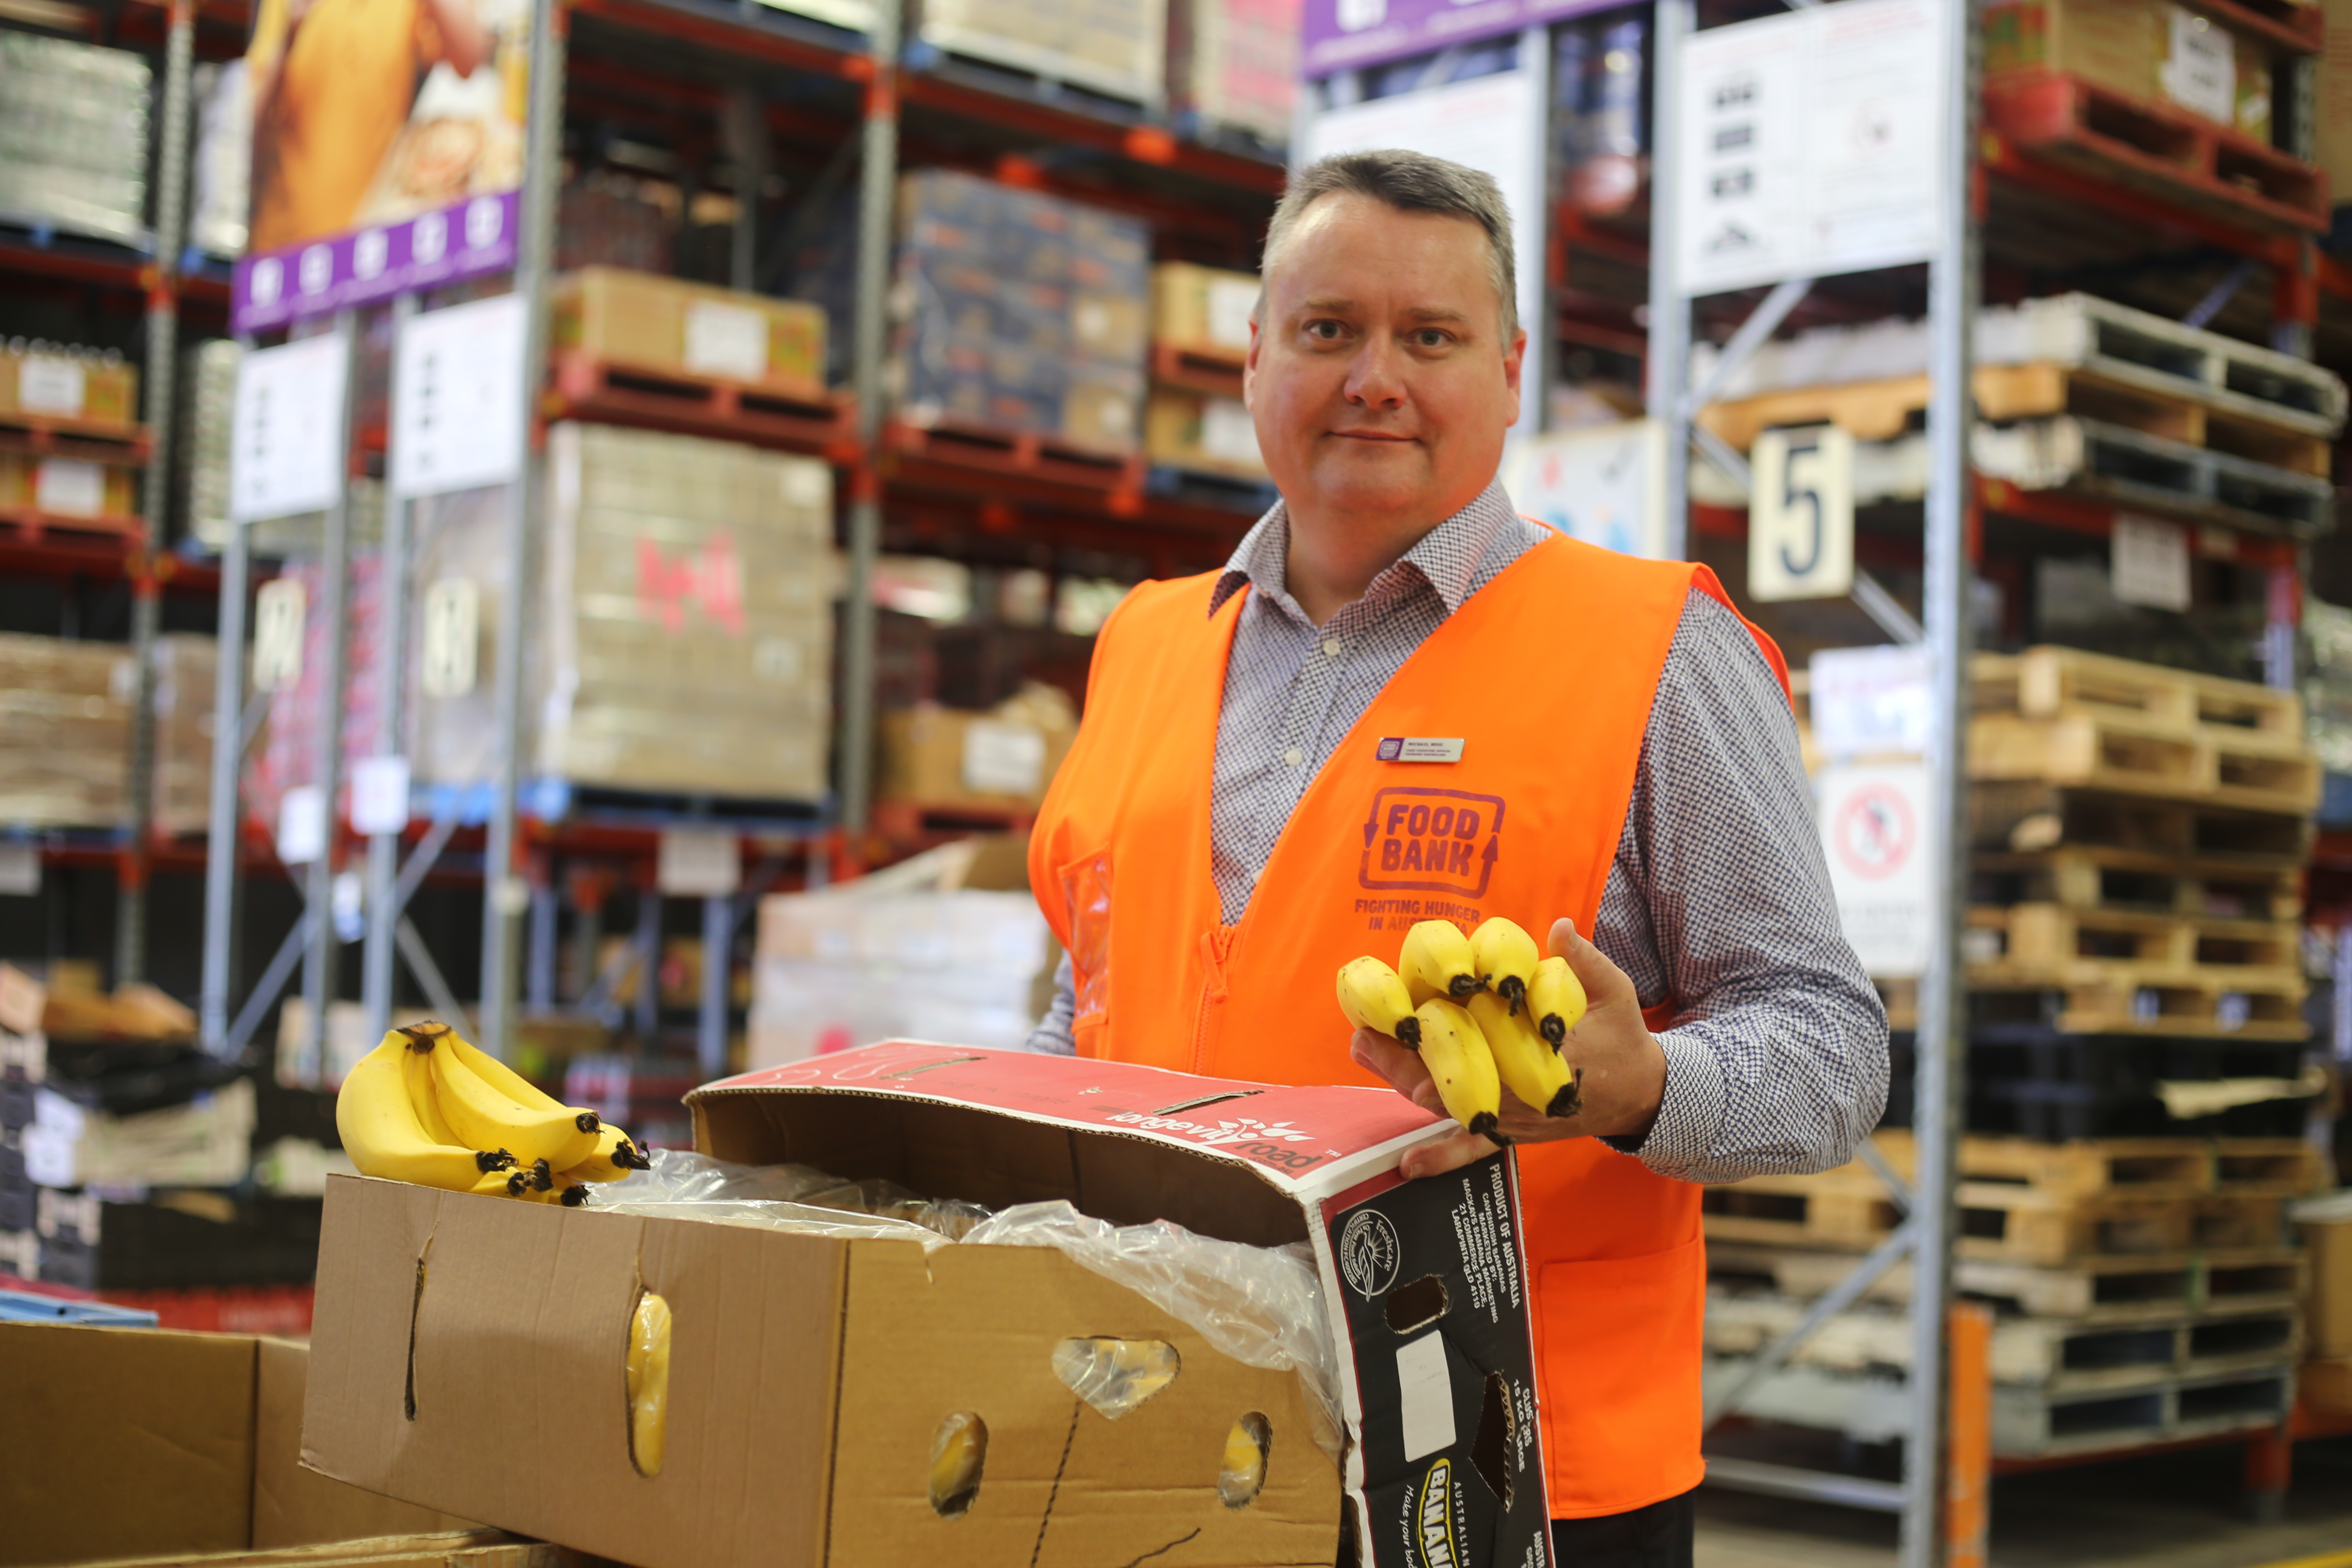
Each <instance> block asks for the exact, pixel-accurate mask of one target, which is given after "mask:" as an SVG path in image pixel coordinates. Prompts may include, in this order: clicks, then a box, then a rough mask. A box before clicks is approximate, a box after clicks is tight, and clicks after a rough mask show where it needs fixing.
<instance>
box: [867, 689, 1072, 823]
mask: <svg viewBox="0 0 2352 1568" xmlns="http://www.w3.org/2000/svg"><path fill="white" fill-rule="evenodd" d="M1077 738H1078V721H1077V714H1076V710H1074V709H1073V707H1072V706H1071V703H1070V700H1069V699H1068V697H1066V695H1064V694H1063V693H1062V692H1061V691H1060V690H1059V689H1057V688H1054V687H1047V686H1035V685H1033V686H1031V687H1029V688H1027V689H1024V691H1023V692H1022V693H1021V694H1020V695H1019V696H1017V697H1014V698H1013V699H1011V700H1008V701H1005V702H1003V703H1000V704H999V705H998V706H997V707H996V708H995V709H994V710H991V711H989V712H986V713H967V712H964V711H962V710H958V709H954V708H941V707H940V706H938V705H937V704H935V703H929V702H926V703H924V704H922V705H920V706H919V707H917V708H915V709H912V710H909V711H907V712H904V713H885V714H883V715H882V724H881V732H880V741H881V746H882V767H881V770H880V787H879V790H878V792H877V793H879V794H880V795H882V796H883V797H884V798H886V799H890V800H904V801H912V802H914V803H915V804H917V805H973V806H989V807H992V808H997V809H1003V810H1011V811H1017V810H1021V809H1024V808H1025V807H1029V806H1034V805H1036V804H1037V803H1038V802H1040V801H1042V800H1044V799H1045V788H1046V786H1047V785H1049V784H1052V783H1053V782H1054V774H1055V772H1056V771H1057V770H1058V769H1059V768H1060V767H1061V765H1062V759H1063V758H1064V757H1066V756H1067V755H1069V752H1070V746H1071V744H1072V742H1075V741H1076V740H1077Z"/></svg>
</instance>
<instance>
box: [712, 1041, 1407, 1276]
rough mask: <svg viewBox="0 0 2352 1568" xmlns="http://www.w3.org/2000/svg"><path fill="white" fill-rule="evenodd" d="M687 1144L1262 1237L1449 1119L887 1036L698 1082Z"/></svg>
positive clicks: (1379, 1095) (1328, 1091)
mask: <svg viewBox="0 0 2352 1568" xmlns="http://www.w3.org/2000/svg"><path fill="white" fill-rule="evenodd" d="M687 1103H688V1105H690V1106H692V1107H693V1108H694V1112H695V1143H696V1146H697V1147H698V1148H699V1149H701V1150H702V1151H703V1152H706V1153H709V1154H714V1155H716V1156H718V1157H719V1158H720V1159H725V1160H737V1161H742V1162H745V1163H776V1162H782V1161H794V1162H798V1163H802V1164H807V1165H814V1166H816V1167H817V1168H818V1169H820V1170H824V1171H829V1172H831V1173H834V1174H835V1175H838V1176H845V1177H850V1178H853V1179H855V1178H863V1177H868V1176H882V1177H887V1178H888V1179H890V1180H892V1181H897V1182H900V1183H902V1184H905V1185H907V1186H908V1187H911V1188H913V1189H914V1190H916V1191H917V1192H921V1193H926V1194H933V1195H937V1196H942V1197H961V1198H968V1199H970V1200H971V1201H972V1202H975V1203H982V1204H987V1205H990V1206H991V1207H1002V1206H1004V1205H1010V1204H1014V1203H1028V1202H1036V1201H1041V1200H1046V1199H1053V1198H1066V1199H1067V1200H1069V1201H1070V1202H1071V1203H1072V1204H1073V1205H1076V1207H1078V1208H1079V1209H1080V1210H1082V1211H1084V1212H1086V1213H1087V1214H1091V1215H1097V1216H1099V1217H1101V1218H1104V1219H1108V1220H1111V1221H1113V1222H1115V1223H1118V1224H1134V1223H1139V1222H1140V1221H1144V1220H1150V1219H1169V1220H1173V1221H1174V1222H1176V1223H1177V1224H1179V1225H1182V1226H1186V1227H1187V1228H1189V1229H1192V1230H1195V1231H1198V1232H1200V1233H1201V1234H1202V1235H1204V1236H1213V1237H1221V1238H1223V1239H1225V1240H1229V1241H1243V1242H1249V1243H1252V1244H1254V1245H1259V1246H1266V1245H1275V1244H1278V1243H1283V1242H1289V1241H1296V1240H1299V1239H1302V1238H1303V1237H1305V1236H1306V1234H1307V1231H1306V1226H1305V1221H1304V1218H1303V1215H1302V1214H1301V1212H1300V1205H1302V1204H1304V1203H1307V1202H1309V1201H1311V1200H1313V1199H1316V1198H1318V1197H1320V1196H1322V1195H1324V1194H1328V1193H1331V1192H1334V1191H1337V1190H1339V1189H1340V1188H1342V1187H1345V1186H1347V1185H1349V1184H1352V1183H1354V1182H1357V1181H1360V1180H1361V1179H1363V1178H1364V1177H1365V1176H1367V1175H1369V1174H1371V1173H1374V1172H1377V1171H1381V1170H1385V1169H1388V1168H1391V1167H1392V1166H1393V1165H1394V1164H1395V1163H1396V1159H1397V1156H1398V1154H1399V1153H1400V1152H1402V1150H1404V1149H1405V1148H1407V1147H1410V1146H1411V1145H1412V1144H1414V1143H1418V1142H1429V1141H1431V1140H1433V1139H1437V1138H1441V1137H1444V1135H1445V1133H1446V1132H1447V1131H1450V1130H1451V1128H1452V1123H1451V1122H1448V1121H1441V1120H1437V1119H1434V1118H1432V1117H1431V1116H1430V1115H1429V1113H1428V1112H1426V1111H1424V1110H1421V1109H1420V1108H1419V1107H1417V1106H1415V1105H1414V1104H1412V1102H1411V1101H1410V1100H1406V1099H1404V1098H1403V1097H1402V1095H1399V1094H1397V1093H1395V1092H1393V1091H1392V1090H1390V1089H1365V1088H1355V1087H1347V1086H1310V1087H1291V1086H1286V1085H1276V1084H1263V1083H1250V1082H1246V1081H1244V1080H1240V1079H1213V1078H1202V1077H1197V1076H1195V1075H1193V1074H1190V1073H1178V1072H1167V1071H1163V1070H1161V1069H1160V1068H1147V1067H1138V1066H1135V1065H1133V1064H1131V1063H1126V1062H1105V1061H1093V1060H1088V1059H1084V1058H1070V1057H1049V1056H1039V1055H1034V1054H1032V1053H1029V1052H1025V1051H996V1050H987V1049H983V1048H981V1047H960V1046H947V1045H933V1044H928V1043H923V1042H919V1041H907V1040H893V1041H889V1042H887V1043H885V1044H882V1045H878V1046H868V1047H864V1048H863V1049H860V1050H854V1051H843V1052H839V1053H837V1054H835V1055H832V1056H825V1057H819V1058H814V1059H812V1060H809V1061H803V1062H793V1063H789V1064H787V1065H785V1066H782V1067H775V1068H763V1069H761V1071H758V1072H752V1073H745V1074H743V1075H741V1076H740V1077H738V1078H731V1079H724V1080H722V1081H720V1082H718V1083H714V1084H706V1085H705V1086H703V1087H702V1088H700V1089H696V1090H695V1091H694V1092H693V1093H692V1094H690V1095H688V1097H687Z"/></svg>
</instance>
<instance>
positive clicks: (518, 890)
mask: <svg viewBox="0 0 2352 1568" xmlns="http://www.w3.org/2000/svg"><path fill="white" fill-rule="evenodd" d="M568 15H569V12H568V11H567V10H566V9H565V7H564V6H563V5H562V4H561V3H560V0H531V7H530V127H529V130H528V132H527V134H526V136H525V138H524V161H523V179H522V202H521V214H522V216H521V233H520V234H519V235H518V236H517V237H516V238H517V245H516V249H515V271H514V290H515V292H516V293H518V294H520V295H521V296H522V297H523V349H522V363H523V374H522V375H521V377H520V385H521V388H522V399H523V416H522V444H523V449H522V451H521V452H520V454H519V455H518V456H519V458H520V461H519V462H518V463H517V466H516V469H515V479H514V483H513V484H512V485H511V486H510V487H509V492H508V493H509V505H508V507H507V515H506V523H505V528H504V531H503V533H502V535H501V537H500V539H499V557H500V559H501V561H502V562H503V563H504V564H505V566H506V573H507V574H506V578H505V581H504V582H503V583H502V584H500V587H499V631H498V638H499V641H498V658H497V663H496V665H495V667H494V670H493V677H492V679H493V680H494V681H495V683H496V684H495V688H494V691H495V695H494V706H495V710H496V715H497V717H496V720H495V722H496V724H497V727H498V731H497V755H496V761H495V763H494V764H493V767H492V773H491V780H492V784H491V799H490V823H489V832H488V835H487V836H486V837H487V839H488V842H487V843H486V844H485V846H484V855H483V859H482V976H481V995H482V1001H481V1011H480V1022H479V1023H478V1026H477V1027H478V1030H479V1031H480V1037H481V1047H482V1049H484V1050H486V1051H488V1052H489V1053H490V1054H491V1055H492V1056H494V1057H498V1058H501V1059H503V1058H505V1057H506V1056H507V1055H508V1053H509V1049H510V1048H511V1036H512V1033H513V1026H514V1009H515V1001H516V985H517V984H518V982H519V981H520V978H521V975H520V967H521V966H520V964H519V963H517V962H516V961H517V959H518V958H519V957H520V952H518V951H517V950H518V949H519V948H520V946H521V942H520V938H521V935H522V932H521V930H520V927H521V925H522V914H523V911H524V910H525V909H527V908H528V907H529V906H530V890H529V889H527V888H526V887H525V886H524V885H523V883H522V881H521V879H520V878H518V877H517V876H516V875H515V867H514V858H515V816H516V812H517V796H518V794H519V792H520V783H521V767H522V762H521V758H520V751H521V745H522V708H523V701H522V668H523V649H524V648H525V647H528V646H530V612H531V608H532V605H533V604H534V603H535V601H536V598H537V595H536V594H535V592H534V590H535V589H536V587H537V585H538V574H537V572H536V570H535V566H536V562H537V560H538V552H536V551H535V550H533V549H532V548H531V542H532V539H533V536H534V535H535V534H536V533H537V531H538V530H537V529H535V528H534V527H532V525H531V524H532V520H533V519H534V518H536V517H537V516H538V514H539V510H540V504H539V502H540V489H541V479H542V476H541V471H540V465H539V462H538V456H539V447H540V446H541V438H542V437H541V427H540V422H539V395H540V388H541V384H543V383H544V381H545V379H546V372H545V368H544V367H545V366H546V363H547V348H548V319H547V311H548V289H549V285H550V284H551V282H552V281H553V278H554V271H555V199H556V195H557V193H556V188H555V187H556V183H557V182H558V181H559V180H560V179H562V174H563V47H564V21H565V17H566V16H568Z"/></svg>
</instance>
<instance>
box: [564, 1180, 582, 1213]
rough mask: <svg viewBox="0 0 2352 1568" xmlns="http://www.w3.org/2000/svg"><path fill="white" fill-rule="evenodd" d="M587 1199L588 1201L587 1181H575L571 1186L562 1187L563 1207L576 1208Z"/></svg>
mask: <svg viewBox="0 0 2352 1568" xmlns="http://www.w3.org/2000/svg"><path fill="white" fill-rule="evenodd" d="M587 1201H588V1184H587V1183H585V1182H580V1183H576V1184H573V1185H572V1186H568V1187H566V1188H564V1189H563V1206H564V1207H565V1208H568V1209H576V1208H578V1207H579V1206H580V1205H583V1204H584V1203H586V1202H587Z"/></svg>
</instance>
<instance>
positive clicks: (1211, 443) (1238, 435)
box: [1201, 397, 1262, 463]
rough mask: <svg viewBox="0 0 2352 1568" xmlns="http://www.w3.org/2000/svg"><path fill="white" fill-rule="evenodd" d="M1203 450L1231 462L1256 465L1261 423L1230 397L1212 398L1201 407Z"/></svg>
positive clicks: (1258, 459) (1259, 459)
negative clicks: (1258, 430) (1258, 428)
mask: <svg viewBox="0 0 2352 1568" xmlns="http://www.w3.org/2000/svg"><path fill="white" fill-rule="evenodd" d="M1201 450H1202V451H1203V452H1206V453H1207V454H1208V455H1209V456H1211V457H1212V458H1218V459H1220V460H1222V461H1223V462H1228V463H1256V462H1259V461H1261V460H1262V459H1261V458H1259V457H1258V450H1257V421H1255V419H1252V418H1251V417H1250V411H1249V409H1248V408H1247V407H1245V406H1244V405H1242V404H1239V403H1236V402H1234V400H1233V399H1232V398H1230V397H1212V398H1211V399H1209V401H1208V402H1206V403H1205V404H1202V405H1201Z"/></svg>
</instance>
